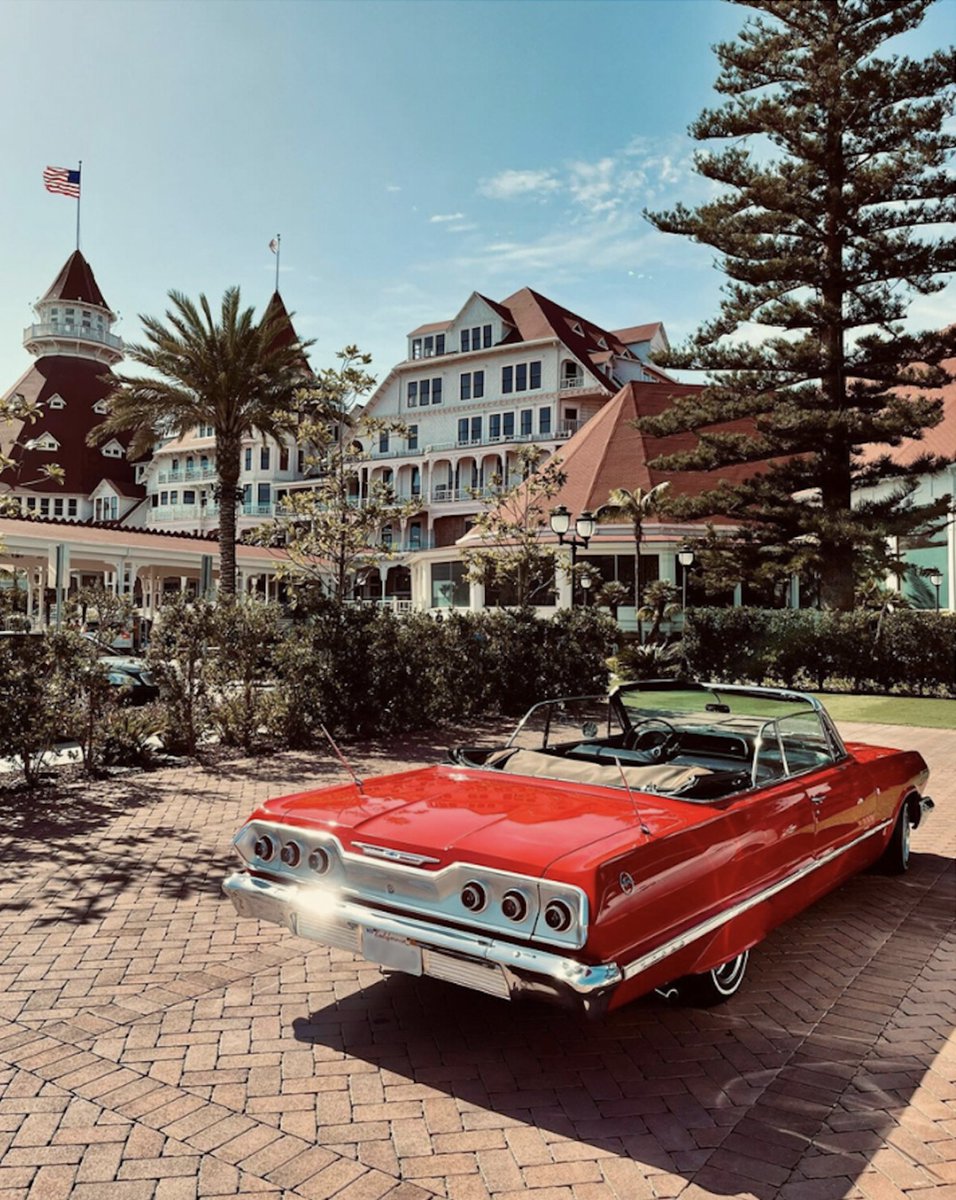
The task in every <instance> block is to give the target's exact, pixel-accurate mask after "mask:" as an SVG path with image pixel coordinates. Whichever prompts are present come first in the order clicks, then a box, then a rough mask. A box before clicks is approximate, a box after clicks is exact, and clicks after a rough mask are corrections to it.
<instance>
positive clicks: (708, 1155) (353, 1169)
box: [0, 727, 956, 1200]
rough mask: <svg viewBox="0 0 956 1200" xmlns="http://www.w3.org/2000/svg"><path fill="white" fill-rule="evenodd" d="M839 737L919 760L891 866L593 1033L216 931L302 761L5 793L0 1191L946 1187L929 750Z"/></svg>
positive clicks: (559, 1194) (948, 1016)
mask: <svg viewBox="0 0 956 1200" xmlns="http://www.w3.org/2000/svg"><path fill="white" fill-rule="evenodd" d="M848 732H849V733H851V734H852V735H853V736H857V735H863V736H867V737H869V738H870V740H878V741H885V742H889V743H890V744H894V743H895V744H906V745H913V746H917V747H919V748H920V749H922V750H923V752H924V754H925V755H926V757H927V759H928V760H929V761H930V765H931V767H932V768H933V770H934V777H933V786H932V789H931V791H932V794H933V795H934V796H935V798H936V800H937V804H938V808H937V812H936V814H935V815H934V818H933V819H932V820H931V821H930V822H928V823H927V824H926V825H925V826H924V827H923V828H922V829H920V830H919V831H918V833H917V835H916V836H915V838H914V851H915V854H914V859H913V865H912V869H911V871H910V873H909V874H908V875H907V876H906V877H905V878H902V879H886V878H881V877H879V876H876V875H865V876H861V877H859V878H858V879H856V880H854V881H852V882H851V883H849V884H848V885H847V886H845V887H844V888H842V889H841V890H840V891H839V892H838V893H836V894H834V895H832V896H830V897H828V898H827V899H825V900H823V901H821V902H820V903H818V904H817V905H816V906H815V907H814V908H813V909H812V910H811V911H809V912H807V913H806V914H804V915H803V916H802V917H800V918H798V919H797V920H795V921H793V922H791V923H790V924H789V925H787V926H786V927H785V928H783V929H782V930H779V931H778V932H777V933H776V934H775V935H774V936H773V937H771V938H770V939H769V940H768V941H767V942H766V943H764V944H763V945H762V946H761V947H760V949H759V950H758V951H757V952H756V953H755V954H754V956H753V958H752V965H751V973H750V977H749V980H748V983H747V986H746V987H745V989H744V991H743V992H742V994H741V995H740V996H739V997H737V998H736V999H735V1000H733V1001H732V1002H731V1003H729V1004H727V1005H725V1006H724V1007H722V1008H720V1009H716V1010H712V1011H706V1012H704V1011H693V1010H688V1009H676V1008H669V1007H666V1006H665V1005H663V1004H662V1003H660V1002H658V1001H656V1000H645V1001H641V1002H639V1003H638V1004H635V1005H633V1006H631V1007H630V1008H628V1009H626V1010H624V1011H623V1012H620V1013H618V1014H615V1015H612V1016H611V1017H610V1018H609V1019H608V1020H606V1021H605V1022H604V1023H602V1024H593V1025H589V1024H587V1023H585V1022H584V1021H581V1020H578V1019H576V1018H572V1017H570V1016H567V1015H564V1014H562V1013H559V1012H555V1011H552V1010H549V1009H546V1008H540V1007H535V1006H531V1005H527V1006H519V1005H515V1006H509V1005H507V1004H504V1003H502V1002H500V1001H495V1000H492V999H490V998H485V997H481V996H476V995H472V994H469V993H467V992H463V991H460V990H458V989H455V988H452V987H451V986H444V985H441V984H438V983H434V982H430V981H428V980H414V979H410V978H405V977H397V976H396V977H393V978H391V979H389V980H385V979H384V978H383V977H382V976H381V975H380V973H379V971H378V970H377V969H376V968H374V967H371V966H366V965H363V964H361V963H359V962H356V961H355V960H354V959H353V958H352V957H351V956H350V955H348V954H344V953H341V952H339V951H332V952H328V951H326V950H324V949H322V948H321V947H315V946H312V945H311V944H309V943H307V942H303V941H299V940H296V939H295V938H293V937H292V936H291V935H289V934H284V933H282V932H280V931H278V930H277V929H276V928H275V927H273V926H264V925H263V926H259V925H257V924H256V923H255V922H251V921H242V922H240V921H238V920H237V919H236V917H235V916H234V914H233V910H232V907H231V906H230V905H229V904H228V903H227V902H226V901H225V900H223V899H222V897H221V896H220V894H219V881H220V879H221V878H222V876H223V874H224V873H225V872H226V871H227V869H228V868H229V866H230V863H231V854H230V848H229V843H230V837H231V834H232V833H233V831H234V829H235V827H236V826H237V825H238V823H239V822H240V821H241V820H242V819H243V817H244V816H245V815H247V814H248V812H249V811H250V810H251V808H252V807H253V804H254V803H255V801H257V800H258V799H260V798H261V797H264V796H266V795H268V794H274V793H278V792H281V791H283V790H292V789H293V788H298V787H301V786H306V785H308V784H309V783H311V782H319V781H321V780H323V779H327V778H329V777H330V776H331V775H332V773H333V768H332V767H331V766H330V765H329V763H328V759H327V758H325V757H322V758H320V757H319V756H295V755H284V756H281V757H279V758H275V759H271V760H266V761H263V762H240V763H231V764H228V765H226V766H225V767H220V768H217V769H211V770H203V769H201V768H198V767H194V766H190V767H184V768H177V769H170V770H164V771H161V772H157V773H154V774H148V775H136V776H129V777H127V778H125V779H124V780H123V781H122V782H121V783H116V782H113V783H111V784H103V785H98V786H96V787H95V788H93V789H92V790H89V789H88V790H86V791H85V792H84V793H82V794H81V793H80V792H77V793H76V798H75V799H74V800H70V799H69V798H67V799H66V800H63V799H62V798H61V799H60V800H58V801H57V802H56V803H54V804H50V805H49V806H48V807H47V808H43V807H36V806H34V807H33V808H32V810H31V811H30V813H29V814H23V813H22V812H18V809H20V808H21V807H22V803H19V804H18V803H15V802H12V801H10V800H9V799H8V800H5V801H4V802H3V803H4V809H3V812H2V814H0V815H2V817H3V827H4V828H3V833H4V837H3V841H4V856H3V857H4V882H3V884H2V888H0V901H2V905H3V909H2V913H3V915H2V922H0V984H2V994H0V1149H2V1150H3V1154H2V1157H0V1200H14V1198H17V1200H19V1198H21V1197H30V1198H31V1200H40V1198H44V1200H57V1198H60V1197H75V1198H76V1200H80V1198H81V1197H82V1198H84V1200H113V1198H122V1200H147V1198H149V1200H186V1198H189V1200H192V1198H193V1197H206V1198H209V1197H218V1196H235V1195H236V1194H242V1195H255V1196H284V1197H287V1198H289V1200H291V1198H293V1197H295V1198H299V1197H304V1198H309V1200H318V1198H322V1197H331V1196H335V1197H336V1198H337V1200H376V1198H378V1197H388V1198H389V1200H426V1198H427V1197H430V1196H435V1195H437V1196H448V1197H450V1198H451V1200H481V1198H483V1197H486V1196H489V1195H490V1196H495V1197H499V1198H504V1197H513V1196H519V1195H520V1196H522V1197H532V1198H533V1200H615V1198H619V1200H640V1198H641V1197H648V1196H661V1197H671V1196H678V1195H680V1196H683V1197H686V1198H687V1200H699V1198H701V1197H706V1196H732V1195H743V1196H754V1197H757V1198H758V1200H770V1198H771V1197H776V1196H782V1197H785V1198H787V1200H803V1198H806V1200H815V1198H817V1197H819V1198H821V1200H827V1198H828V1197H869V1198H870V1200H893V1198H894V1197H895V1198H897V1200H898V1198H899V1197H901V1196H906V1197H909V1198H910V1200H916V1198H917V1197H919V1198H920V1200H948V1198H950V1197H953V1196H956V1083H954V1077H956V1062H954V1047H956V1039H954V1038H953V1034H952V1030H953V1017H954V1012H956V954H954V949H956V942H954V930H953V924H954V909H956V898H954V883H956V880H954V871H953V862H954V857H956V736H954V735H953V734H952V733H941V732H932V731H920V730H906V729H892V730H889V729H875V728H863V727H859V728H858V729H854V730H850V731H848ZM439 753H440V747H439V746H437V745H436V746H431V745H427V744H425V743H418V744H415V745H413V746H411V747H409V748H407V749H406V750H405V751H404V757H405V758H406V760H416V761H423V760H427V759H434V758H435V757H437V756H438V755H439ZM357 765H358V766H360V767H361V768H363V769H366V770H380V769H391V768H392V767H397V766H398V765H399V764H398V762H397V761H396V759H395V758H392V759H389V758H388V756H387V754H382V755H379V756H377V757H375V756H366V757H365V758H364V760H363V759H359V760H358V762H357Z"/></svg>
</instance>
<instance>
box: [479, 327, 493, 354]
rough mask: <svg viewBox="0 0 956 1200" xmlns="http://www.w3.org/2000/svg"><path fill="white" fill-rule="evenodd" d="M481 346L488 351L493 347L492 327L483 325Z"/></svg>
mask: <svg viewBox="0 0 956 1200" xmlns="http://www.w3.org/2000/svg"><path fill="white" fill-rule="evenodd" d="M481 335H482V337H481V344H482V345H483V346H484V347H485V348H486V349H487V347H488V346H490V345H491V326H490V325H483V326H482V329H481Z"/></svg>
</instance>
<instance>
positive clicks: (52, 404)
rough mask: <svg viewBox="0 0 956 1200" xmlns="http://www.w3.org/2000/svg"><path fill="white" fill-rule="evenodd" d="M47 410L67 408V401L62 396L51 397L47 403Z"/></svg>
mask: <svg viewBox="0 0 956 1200" xmlns="http://www.w3.org/2000/svg"><path fill="white" fill-rule="evenodd" d="M46 406H47V408H66V401H65V400H64V399H63V397H62V396H51V397H50V399H49V400H47V402H46Z"/></svg>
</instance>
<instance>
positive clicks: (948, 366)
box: [863, 358, 956, 466]
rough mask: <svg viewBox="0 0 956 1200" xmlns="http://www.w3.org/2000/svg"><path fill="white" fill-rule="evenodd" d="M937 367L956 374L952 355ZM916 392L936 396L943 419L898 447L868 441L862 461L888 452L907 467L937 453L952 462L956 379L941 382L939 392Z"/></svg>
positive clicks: (955, 433)
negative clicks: (917, 437) (919, 435)
mask: <svg viewBox="0 0 956 1200" xmlns="http://www.w3.org/2000/svg"><path fill="white" fill-rule="evenodd" d="M941 366H942V367H943V369H944V370H946V371H949V372H950V374H952V375H956V358H949V359H946V360H944V362H943V363H942V364H941ZM916 394H917V393H914V395H916ZM918 394H919V395H922V396H928V397H936V396H938V397H939V398H940V399H941V400H942V402H943V419H942V420H941V421H940V423H939V424H938V425H936V426H934V427H933V428H932V429H927V430H926V431H925V433H924V434H923V436H922V437H921V438H919V439H916V438H907V439H906V441H904V442H902V443H901V444H900V445H899V446H887V445H885V444H883V445H880V444H878V443H870V444H869V445H868V446H866V448H865V449H864V452H863V459H864V461H865V462H872V461H873V460H874V459H877V458H880V457H882V455H884V454H889V456H890V458H891V459H892V460H893V462H895V463H899V464H900V465H901V466H909V464H910V463H913V462H915V461H916V460H917V459H918V458H920V457H921V456H922V455H924V454H937V455H939V456H940V457H941V458H948V459H949V460H950V461H951V462H954V461H956V379H953V380H951V381H950V382H949V383H947V384H945V385H944V386H943V387H941V388H940V389H939V391H933V392H920V393H918Z"/></svg>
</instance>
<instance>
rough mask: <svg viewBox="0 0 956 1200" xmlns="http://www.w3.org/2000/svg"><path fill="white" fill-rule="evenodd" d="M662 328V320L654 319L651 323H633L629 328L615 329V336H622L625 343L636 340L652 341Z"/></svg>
mask: <svg viewBox="0 0 956 1200" xmlns="http://www.w3.org/2000/svg"><path fill="white" fill-rule="evenodd" d="M661 328H662V325H661V322H660V321H652V322H651V323H650V324H649V325H631V326H629V327H628V328H627V329H615V330H614V336H615V337H616V338H620V340H621V341H622V342H624V344H625V345H627V346H631V345H634V343H635V342H650V341H652V340H653V338H654V335H655V334H656V333H658V332H659V331H660V330H661Z"/></svg>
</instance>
